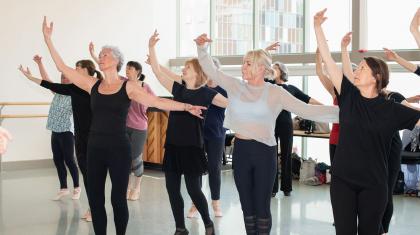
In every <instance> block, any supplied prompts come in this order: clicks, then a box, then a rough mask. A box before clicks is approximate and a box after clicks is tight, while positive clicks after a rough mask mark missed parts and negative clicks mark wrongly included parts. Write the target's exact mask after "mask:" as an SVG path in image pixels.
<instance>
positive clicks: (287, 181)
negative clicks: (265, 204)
mask: <svg viewBox="0 0 420 235" xmlns="http://www.w3.org/2000/svg"><path fill="white" fill-rule="evenodd" d="M275 137H276V142H277V148H278V147H279V142H278V140H279V138H280V162H281V175H280V178H281V181H280V182H281V186H280V190H281V191H283V192H291V191H292V157H291V154H292V147H293V124H292V122H290V123H289V122H279V123H277V124H276V131H275ZM276 156H277V154H276ZM276 160H277V163H276V166H277V174H276V178H275V179H274V186H273V193H277V192H278V191H279V169H278V165H279V164H278V160H279V159H278V157H276Z"/></svg>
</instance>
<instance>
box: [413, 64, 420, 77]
mask: <svg viewBox="0 0 420 235" xmlns="http://www.w3.org/2000/svg"><path fill="white" fill-rule="evenodd" d="M414 73H415V74H417V75H419V76H420V66H418V65H417V69H416V71H414Z"/></svg>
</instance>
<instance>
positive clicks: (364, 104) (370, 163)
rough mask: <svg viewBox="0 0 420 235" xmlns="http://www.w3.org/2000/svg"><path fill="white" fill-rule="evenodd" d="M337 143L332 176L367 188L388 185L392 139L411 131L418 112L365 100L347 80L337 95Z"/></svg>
mask: <svg viewBox="0 0 420 235" xmlns="http://www.w3.org/2000/svg"><path fill="white" fill-rule="evenodd" d="M338 100H339V107H340V114H339V115H340V134H339V139H340V143H339V144H338V146H337V149H336V152H335V157H334V161H333V175H334V177H339V178H341V179H343V180H346V181H348V182H351V183H354V184H357V185H360V186H364V187H369V186H372V185H376V184H386V183H387V176H388V174H387V156H388V154H389V148H390V144H391V138H392V136H393V135H394V133H395V132H397V131H398V130H402V129H412V128H413V127H414V126H415V124H416V123H417V122H418V120H419V118H420V112H419V111H416V110H414V109H410V108H408V107H405V106H404V105H401V104H399V103H395V102H393V101H391V100H387V99H385V97H383V96H377V97H375V98H371V99H369V98H365V97H363V96H362V95H361V94H360V91H359V90H358V89H357V88H356V87H355V86H354V85H353V84H352V83H351V82H350V81H349V80H348V79H347V78H346V77H343V81H342V83H341V93H340V95H339V96H338Z"/></svg>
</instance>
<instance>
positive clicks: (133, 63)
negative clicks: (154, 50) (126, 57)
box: [126, 61, 146, 81]
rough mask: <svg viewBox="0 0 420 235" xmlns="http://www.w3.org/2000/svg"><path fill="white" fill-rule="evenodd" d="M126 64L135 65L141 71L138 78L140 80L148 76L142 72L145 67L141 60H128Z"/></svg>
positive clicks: (128, 65)
mask: <svg viewBox="0 0 420 235" xmlns="http://www.w3.org/2000/svg"><path fill="white" fill-rule="evenodd" d="M126 66H127V67H133V68H134V69H135V70H136V71H137V72H139V75H138V79H139V80H140V81H144V79H145V78H146V76H145V75H144V74H142V72H143V67H142V66H141V64H140V63H139V62H137V61H128V62H127V65H126Z"/></svg>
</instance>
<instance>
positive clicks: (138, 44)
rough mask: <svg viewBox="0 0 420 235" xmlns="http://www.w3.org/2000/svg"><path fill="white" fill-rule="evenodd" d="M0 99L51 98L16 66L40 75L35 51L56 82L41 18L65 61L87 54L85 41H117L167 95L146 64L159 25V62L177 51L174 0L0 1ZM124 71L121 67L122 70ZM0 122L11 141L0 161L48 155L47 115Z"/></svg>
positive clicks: (34, 110) (31, 110) (25, 110)
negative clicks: (50, 28) (51, 28)
mask: <svg viewBox="0 0 420 235" xmlns="http://www.w3.org/2000/svg"><path fill="white" fill-rule="evenodd" d="M0 6H1V8H0V19H1V20H0V27H1V29H2V36H1V37H0V52H1V54H2V58H3V59H2V62H1V69H0V102H50V101H51V99H52V94H51V93H50V92H49V91H47V90H45V89H43V88H41V87H39V86H37V85H36V84H34V83H32V82H29V81H27V79H26V78H25V77H24V76H23V75H21V74H20V72H19V71H18V70H17V68H18V66H19V64H23V65H24V66H28V67H29V68H30V69H31V71H32V73H33V74H34V75H35V76H39V72H38V69H37V66H36V64H35V63H34V62H33V60H32V57H33V56H34V55H35V54H39V55H41V56H42V57H43V62H44V64H45V65H46V69H47V71H48V73H49V75H50V77H51V79H53V80H54V81H56V82H59V77H60V76H59V73H58V71H57V70H56V68H55V65H54V63H53V62H52V60H51V57H50V56H49V53H48V50H47V47H46V46H45V43H44V42H43V36H42V31H41V26H42V19H43V16H44V15H46V16H47V18H48V20H49V21H53V22H54V32H53V37H52V38H53V41H54V43H55V46H56V48H57V49H58V51H59V53H60V54H61V56H62V57H63V59H64V60H65V62H66V63H67V64H68V65H69V66H74V64H75V63H76V61H78V60H80V59H90V56H89V51H88V44H89V42H90V41H93V42H94V43H95V46H96V51H97V52H98V53H99V51H100V48H101V46H103V45H115V46H118V47H119V48H120V49H121V51H122V52H123V53H124V56H125V62H127V61H128V60H136V61H139V62H140V63H141V64H142V65H143V73H144V74H145V75H146V82H148V83H149V84H150V85H151V87H152V89H153V90H154V91H155V93H156V94H158V95H161V96H162V95H169V93H167V92H166V91H165V90H164V89H163V87H161V86H160V85H159V84H158V81H157V80H156V79H155V78H154V76H153V75H152V73H151V70H150V69H149V67H148V65H146V64H145V63H144V61H145V59H146V58H147V57H146V55H147V53H148V39H149V36H150V35H151V34H152V33H153V31H154V29H158V31H159V33H160V35H161V40H160V41H159V44H158V48H157V52H158V56H159V58H160V63H161V64H166V63H167V61H168V59H169V58H174V57H175V56H176V11H175V9H176V1H168V0H155V1H146V0H123V1H116V0H89V1H86V0H72V1H70V0H58V1H57V0H38V1H32V0H14V1H7V0H0ZM121 74H122V75H125V67H123V69H122V70H121ZM47 113H48V106H34V107H28V106H15V107H7V106H6V107H5V108H3V110H2V114H47ZM2 125H3V126H4V127H5V128H7V129H9V130H10V131H11V132H12V134H13V136H14V140H13V141H12V142H11V144H10V148H9V150H8V152H7V153H6V154H5V156H3V159H2V161H3V162H14V161H26V160H39V159H49V158H51V150H50V132H49V131H47V130H46V129H45V125H46V118H37V119H6V120H4V121H3V123H2Z"/></svg>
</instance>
